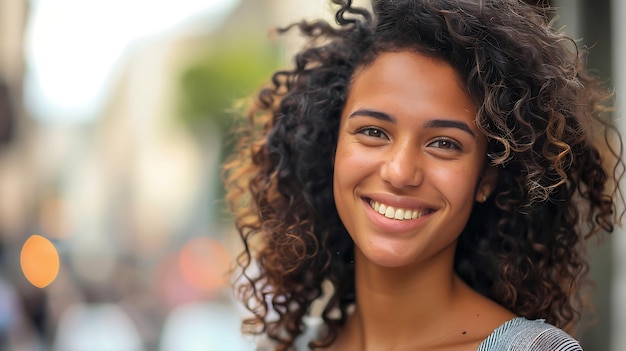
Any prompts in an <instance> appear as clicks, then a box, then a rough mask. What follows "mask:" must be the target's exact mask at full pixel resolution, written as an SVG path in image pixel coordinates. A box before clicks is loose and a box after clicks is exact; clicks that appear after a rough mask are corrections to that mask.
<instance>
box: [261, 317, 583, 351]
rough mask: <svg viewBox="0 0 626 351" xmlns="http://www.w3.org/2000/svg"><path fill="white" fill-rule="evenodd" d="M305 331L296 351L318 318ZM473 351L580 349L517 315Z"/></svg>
mask: <svg viewBox="0 0 626 351" xmlns="http://www.w3.org/2000/svg"><path fill="white" fill-rule="evenodd" d="M305 325H306V326H307V328H306V332H305V333H304V334H302V335H301V336H300V337H299V338H298V339H297V340H296V342H295V350H297V351H304V350H308V347H307V344H308V343H309V342H310V341H311V340H313V339H314V338H315V337H316V336H317V335H318V333H319V331H320V329H321V327H322V322H321V318H306V319H305ZM271 344H272V343H271V342H268V340H265V342H261V343H260V344H259V345H258V347H257V351H270V350H273V349H274V348H273V347H272V346H271ZM476 351H582V348H581V347H580V344H578V341H576V339H574V338H572V337H571V336H569V335H568V334H567V333H566V332H564V331H563V330H561V329H559V328H557V327H555V326H553V325H551V324H548V323H546V322H545V321H544V320H543V319H537V320H528V319H526V318H522V317H516V318H513V319H511V320H510V321H508V322H505V323H504V324H502V325H501V326H499V327H498V328H496V329H495V330H494V331H493V333H491V334H490V335H489V336H488V337H487V338H486V339H485V340H483V342H482V343H480V345H479V346H478V349H477V350H476Z"/></svg>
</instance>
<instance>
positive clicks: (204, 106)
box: [179, 40, 279, 134]
mask: <svg viewBox="0 0 626 351" xmlns="http://www.w3.org/2000/svg"><path fill="white" fill-rule="evenodd" d="M213 48H215V50H213V51H210V52H204V53H202V54H200V55H199V56H198V58H197V59H195V60H193V61H192V63H191V64H190V65H189V66H188V67H186V68H185V69H184V70H183V73H182V76H181V80H180V83H181V89H180V91H181V96H180V99H179V107H180V116H181V117H182V119H183V121H184V122H185V124H187V125H188V126H189V127H190V128H191V129H192V130H193V131H194V132H198V133H200V134H202V130H203V129H204V128H207V127H208V126H215V125H217V126H219V128H220V130H221V131H222V132H225V131H227V130H228V128H229V127H230V125H231V124H232V123H231V120H232V118H233V116H232V113H231V112H230V111H232V107H233V106H234V105H235V103H236V101H237V100H239V99H242V98H245V97H247V96H249V95H250V94H252V93H254V92H255V91H256V90H257V89H258V88H259V87H260V86H261V84H262V83H264V82H266V81H268V79H269V77H270V75H271V73H272V72H273V71H274V70H276V68H277V67H278V63H279V54H278V53H279V52H278V49H277V47H275V46H273V45H271V44H268V42H267V41H265V42H263V43H259V42H258V41H256V42H252V41H251V40H247V41H246V40H235V41H233V40H229V42H228V43H223V44H218V45H217V46H214V47H213ZM208 121H210V122H214V123H206V122H208Z"/></svg>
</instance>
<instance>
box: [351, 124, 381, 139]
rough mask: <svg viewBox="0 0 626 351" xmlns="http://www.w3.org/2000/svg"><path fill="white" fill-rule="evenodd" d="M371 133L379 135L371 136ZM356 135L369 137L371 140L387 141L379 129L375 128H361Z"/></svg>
mask: <svg viewBox="0 0 626 351" xmlns="http://www.w3.org/2000/svg"><path fill="white" fill-rule="evenodd" d="M371 132H376V133H380V135H371V134H370V133H371ZM356 133H357V134H363V135H365V136H367V137H371V138H384V139H387V140H389V137H388V136H387V134H386V133H385V132H384V131H383V130H382V129H380V128H376V127H371V126H368V127H362V128H359V129H357V130H356Z"/></svg>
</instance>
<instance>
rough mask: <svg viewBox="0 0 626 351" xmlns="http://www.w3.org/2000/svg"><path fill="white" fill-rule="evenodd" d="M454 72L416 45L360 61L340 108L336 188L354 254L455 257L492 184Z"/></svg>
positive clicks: (400, 259) (405, 261)
mask: <svg viewBox="0 0 626 351" xmlns="http://www.w3.org/2000/svg"><path fill="white" fill-rule="evenodd" d="M475 117H476V106H474V104H473V103H472V101H471V99H470V97H469V96H468V95H467V93H466V91H465V89H464V87H463V86H462V84H461V82H460V79H459V76H458V75H457V73H456V71H455V70H454V69H453V68H452V67H451V66H450V65H448V64H447V63H445V62H444V61H440V60H437V59H432V58H429V57H427V56H423V55H421V54H418V53H414V52H407V51H402V52H390V53H381V54H380V55H379V56H378V57H377V58H376V60H375V61H374V62H373V63H372V64H371V65H369V66H367V67H365V68H362V69H360V70H357V72H356V73H355V76H354V77H353V85H352V87H351V89H350V92H349V95H348V99H347V102H346V106H345V108H344V110H343V112H342V117H341V124H340V127H339V138H338V142H337V150H336V154H335V161H334V162H335V168H334V180H333V182H334V183H333V186H334V190H333V191H334V197H335V203H336V206H337V211H338V212H339V216H340V217H341V220H342V221H343V223H344V225H345V227H346V229H347V230H348V232H349V233H350V235H351V237H352V239H353V240H354V243H355V250H357V252H356V253H355V254H356V256H357V258H358V257H359V256H362V257H364V258H365V259H366V260H369V261H370V262H373V263H375V264H378V265H381V266H385V267H401V266H407V265H411V264H415V263H420V262H422V263H423V261H425V260H432V259H436V258H438V257H448V258H446V259H447V260H448V261H450V260H452V258H453V256H454V249H455V244H456V240H457V238H458V236H459V235H460V233H461V231H462V230H463V228H464V226H465V224H466V223H467V220H468V218H469V215H470V212H471V210H472V206H473V204H474V202H475V201H484V198H485V197H486V196H489V194H490V193H491V191H492V190H493V187H494V186H495V181H496V173H495V169H492V168H490V167H485V155H486V148H487V140H486V137H485V136H484V135H483V134H481V132H480V131H479V130H478V128H477V127H476V124H475Z"/></svg>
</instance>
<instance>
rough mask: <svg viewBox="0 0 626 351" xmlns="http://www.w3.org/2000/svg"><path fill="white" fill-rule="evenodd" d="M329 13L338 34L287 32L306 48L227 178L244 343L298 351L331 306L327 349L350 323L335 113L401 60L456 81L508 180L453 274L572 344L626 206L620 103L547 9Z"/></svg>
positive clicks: (506, 3)
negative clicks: (591, 270) (394, 57)
mask: <svg viewBox="0 0 626 351" xmlns="http://www.w3.org/2000/svg"><path fill="white" fill-rule="evenodd" d="M333 2H334V3H335V4H336V5H337V6H338V11H337V12H336V17H335V19H336V22H337V23H336V25H334V24H330V23H327V22H325V21H314V22H309V21H302V22H299V23H295V24H293V25H291V26H288V27H286V28H282V29H279V32H281V33H282V32H287V31H289V30H292V29H298V30H299V31H300V33H301V34H302V35H303V36H304V37H306V38H308V45H307V46H306V47H305V48H304V49H303V50H301V51H300V52H298V53H297V54H296V55H295V67H293V68H291V69H286V70H281V71H278V72H276V73H274V75H273V76H272V80H271V84H270V85H269V86H268V87H267V88H265V89H262V90H261V91H260V93H259V94H258V95H257V96H256V98H255V99H254V101H252V103H251V107H250V110H249V113H248V122H249V123H248V122H246V126H245V127H244V128H242V129H240V130H239V132H240V134H239V135H238V137H239V140H240V142H239V147H238V153H237V154H236V155H234V157H233V158H232V159H231V160H230V161H229V162H228V163H227V164H226V165H225V178H226V182H227V190H228V194H227V200H228V202H229V204H230V206H231V210H232V211H233V212H234V213H235V216H236V227H237V230H238V232H239V234H240V236H241V239H242V240H243V244H244V250H243V252H242V253H241V255H240V256H239V257H238V267H239V273H240V276H239V280H238V283H237V284H236V291H237V293H238V297H239V298H240V299H241V300H242V301H243V302H244V303H245V304H246V307H247V308H248V309H249V310H250V311H251V312H252V313H253V317H252V318H249V319H247V320H246V321H245V322H244V329H245V331H246V332H249V333H265V334H267V335H268V336H269V338H271V339H272V340H274V341H275V342H276V343H277V345H278V347H277V349H278V350H288V349H290V348H292V347H293V343H294V340H295V338H296V337H297V336H298V335H299V334H301V333H302V332H303V330H304V325H303V317H305V316H306V315H308V314H309V313H310V309H311V304H312V302H313V301H315V300H316V299H318V298H320V297H321V296H322V295H324V294H328V295H329V299H328V303H327V305H325V309H324V310H323V312H322V317H323V320H324V323H325V325H326V327H327V330H328V334H327V336H326V338H324V339H323V340H321V341H318V342H317V343H316V345H317V346H324V345H329V344H331V343H332V342H333V341H334V340H335V338H336V336H337V333H338V329H339V327H340V326H341V325H342V324H343V323H344V322H345V321H346V318H347V315H348V308H349V306H350V305H351V304H353V303H354V301H355V292H354V268H353V264H352V260H353V243H352V240H351V238H350V236H349V235H348V233H347V231H346V229H345V228H344V226H343V225H342V223H341V221H340V219H339V216H338V214H337V211H336V208H335V205H334V199H333V191H332V184H333V182H332V174H333V157H334V152H335V147H336V144H337V133H338V129H339V121H340V115H341V111H342V108H343V106H344V103H345V101H346V97H347V95H348V91H349V89H350V84H351V78H352V76H353V73H354V72H355V69H357V68H358V67H363V66H367V65H369V64H371V63H372V62H373V61H374V60H375V58H376V57H377V55H378V54H380V53H383V52H390V51H406V50H411V51H414V52H418V53H421V54H424V55H428V56H430V57H434V58H437V59H441V60H444V61H446V62H448V63H449V64H450V65H452V66H453V67H454V68H455V69H456V71H457V72H458V73H459V74H460V76H461V77H462V79H463V81H464V83H465V86H466V88H467V91H468V93H469V95H470V97H471V98H472V99H473V101H474V103H475V104H476V106H477V107H478V113H477V116H476V118H477V125H478V128H480V130H481V131H482V132H483V133H484V134H485V135H486V136H487V138H488V140H489V146H488V158H489V162H490V163H491V164H492V165H493V166H495V167H498V168H499V178H498V184H497V186H496V189H495V191H494V193H493V194H492V196H490V197H489V199H488V200H487V201H486V202H485V203H477V204H476V205H475V206H474V208H473V212H472V214H471V217H470V219H469V222H468V223H467V226H466V228H465V229H464V231H463V233H462V234H461V236H460V237H459V240H458V246H457V251H456V257H455V270H456V272H457V273H458V274H459V276H460V277H461V278H462V279H463V280H464V281H465V282H467V283H468V284H469V285H470V286H471V287H472V288H473V289H475V290H477V291H478V292H480V293H482V294H483V295H485V296H487V297H489V298H491V299H493V300H494V301H496V302H497V303H499V304H501V305H502V306H504V307H506V308H507V309H509V310H511V311H512V312H513V313H515V314H517V315H520V316H524V317H526V318H530V319H536V318H543V319H546V320H547V322H549V323H552V324H554V325H556V326H559V327H561V328H564V329H566V330H568V329H569V330H571V327H572V326H573V325H575V323H576V322H577V321H578V320H579V317H580V312H581V307H582V304H581V285H582V283H583V282H584V278H585V275H586V273H587V270H588V264H587V260H586V258H585V255H584V244H585V241H586V239H589V238H591V237H595V236H597V235H599V233H601V232H612V231H613V229H614V224H615V223H616V222H617V221H618V219H619V217H621V216H619V215H618V214H617V213H616V202H618V201H622V202H623V198H622V196H621V192H620V190H619V187H618V180H619V179H620V178H621V174H622V173H623V162H622V160H621V155H622V151H621V147H622V146H621V139H620V135H619V133H618V132H617V130H616V129H615V127H614V126H613V125H612V124H611V120H610V116H609V113H608V111H609V108H610V106H611V103H612V101H611V99H612V96H611V94H610V93H609V92H608V91H607V90H606V89H604V88H603V87H602V85H601V84H600V82H599V81H598V80H597V79H596V78H595V77H593V76H592V75H590V74H589V73H588V72H587V71H586V70H585V67H584V55H583V54H584V53H583V52H582V51H581V50H580V49H579V48H578V46H577V44H576V42H575V41H573V40H572V39H571V38H570V37H568V36H567V35H566V34H565V33H563V32H561V31H559V30H556V29H554V28H553V27H552V26H551V22H550V18H551V15H552V14H551V12H550V9H548V8H546V7H537V6H531V5H528V4H526V3H524V2H523V1H521V0H480V1H478V0H446V1H443V0H375V1H373V4H372V11H370V10H368V9H365V8H359V7H354V6H352V1H350V0H333ZM328 283H330V284H328ZM328 286H331V287H332V288H330V289H328V288H327V287H328ZM246 327H247V328H246Z"/></svg>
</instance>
